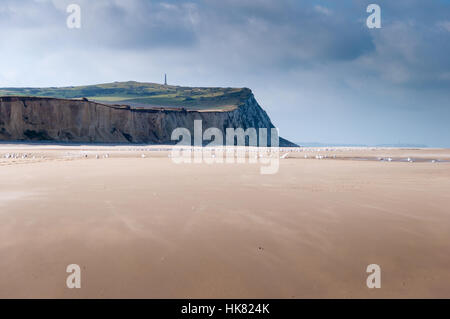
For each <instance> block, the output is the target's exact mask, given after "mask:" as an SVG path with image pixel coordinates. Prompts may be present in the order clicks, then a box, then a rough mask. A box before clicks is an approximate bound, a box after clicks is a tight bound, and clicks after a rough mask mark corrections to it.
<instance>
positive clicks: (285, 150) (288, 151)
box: [3, 147, 438, 163]
mask: <svg viewBox="0 0 450 319" xmlns="http://www.w3.org/2000/svg"><path fill="white" fill-rule="evenodd" d="M170 150H171V149H170V148H167V149H166V148H164V149H159V148H152V149H150V148H136V149H127V150H122V151H132V152H133V151H134V152H138V153H140V152H150V151H154V152H158V151H170ZM181 150H192V151H195V150H196V149H195V148H185V149H181ZM222 150H223V149H222ZM343 150H344V151H345V150H351V149H339V151H343ZM216 151H217V149H216ZM324 151H325V152H330V151H338V150H337V149H334V148H325V149H314V148H281V147H280V148H278V149H275V152H273V149H271V148H267V149H266V150H264V151H261V150H260V149H258V148H252V149H248V150H246V151H245V152H244V154H245V153H247V152H248V155H249V156H254V157H265V156H272V154H273V153H275V154H279V153H284V154H282V155H281V156H280V159H287V158H301V157H298V156H291V154H292V153H298V152H308V154H305V155H304V156H303V158H305V159H320V160H321V159H336V158H338V157H337V156H336V154H331V155H330V154H328V155H326V154H316V155H314V154H310V153H312V152H316V153H317V152H324ZM88 154H92V152H86V151H84V152H78V153H76V154H73V153H69V152H67V153H66V154H65V157H70V158H74V157H75V158H80V157H81V158H92V157H94V158H96V159H100V158H105V159H106V158H109V157H110V155H109V154H108V153H106V154H105V153H102V154H95V155H88ZM210 154H211V155H210V156H211V157H212V158H215V157H216V155H215V154H214V153H210ZM241 154H242V153H241ZM251 154H252V155H251ZM263 154H264V155H263ZM244 156H245V155H244ZM140 157H141V158H147V157H148V155H147V154H145V153H141V155H140ZM168 157H171V154H169V155H168ZM3 158H5V159H13V160H15V159H22V160H25V159H44V158H45V157H44V156H37V155H33V154H27V153H25V154H20V153H6V154H4V155H3ZM346 158H347V159H356V160H358V159H359V160H378V161H384V162H392V161H397V162H409V163H413V162H415V161H416V160H415V159H413V158H411V157H408V158H406V159H405V158H392V157H366V158H359V157H354V158H349V157H346ZM420 161H424V160H420ZM428 161H429V162H431V163H436V162H438V160H436V159H432V160H428Z"/></svg>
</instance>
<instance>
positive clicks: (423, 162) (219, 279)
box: [0, 144, 450, 298]
mask: <svg viewBox="0 0 450 319" xmlns="http://www.w3.org/2000/svg"><path fill="white" fill-rule="evenodd" d="M286 153H288V155H287V156H285V158H283V159H280V164H279V165H280V167H279V171H278V173H276V174H273V175H261V174H260V170H259V168H260V166H259V165H258V164H250V163H244V164H211V165H210V164H205V163H203V164H194V163H192V164H175V163H173V161H172V160H171V159H170V158H169V156H168V155H169V154H170V152H169V151H168V150H167V149H165V148H164V147H160V146H148V147H146V146H70V145H67V146H64V145H60V146H58V145H20V144H13V145H8V144H2V145H0V158H1V159H0V298H450V192H449V190H450V163H449V162H448V161H449V160H450V150H445V149H388V148H386V149H370V148H330V149H325V148H322V149H314V148H309V149H307V150H304V151H302V152H291V151H290V150H288V149H285V150H282V152H280V155H283V154H286ZM11 154H14V156H13V157H11ZM6 155H9V157H8V156H6ZM143 155H144V156H143ZM305 155H306V156H305ZM317 155H321V156H323V158H322V157H319V158H316V157H317ZM97 157H98V158H97ZM305 157H306V158H305ZM325 157H326V158H325ZM388 158H391V159H393V160H392V161H387V160H385V159H388ZM407 158H410V159H412V160H411V162H408V161H407V160H406V159H407ZM69 264H78V265H80V267H81V269H82V288H81V289H68V288H67V286H66V278H67V276H68V274H67V273H66V266H67V265H69ZM369 264H378V265H380V267H381V270H382V287H381V288H380V289H368V288H367V286H366V278H367V276H368V274H367V273H366V267H367V265H369Z"/></svg>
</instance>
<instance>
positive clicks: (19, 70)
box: [0, 0, 450, 147]
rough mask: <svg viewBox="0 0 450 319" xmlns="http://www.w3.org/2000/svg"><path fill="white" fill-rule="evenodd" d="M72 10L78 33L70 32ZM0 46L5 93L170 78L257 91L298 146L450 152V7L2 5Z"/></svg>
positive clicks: (11, 0) (235, 2)
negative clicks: (400, 146) (376, 15)
mask: <svg viewBox="0 0 450 319" xmlns="http://www.w3.org/2000/svg"><path fill="white" fill-rule="evenodd" d="M71 3H77V4H79V5H80V7H81V24H82V27H81V29H69V28H67V26H66V19H67V16H68V14H67V13H66V8H67V6H68V5H69V4H71ZM370 3H376V4H378V5H379V6H380V7H381V18H382V28H381V29H368V28H367V26H366V24H365V21H366V18H367V17H368V15H369V14H368V13H366V7H367V6H368V5H369V4H370ZM0 37H1V39H2V41H0V46H1V48H0V52H1V53H0V54H1V57H2V58H1V59H0V86H1V87H5V86H8V87H10V86H39V87H42V86H67V85H82V84H95V83H103V82H113V81H127V80H136V81H146V82H162V81H163V75H164V73H167V74H168V80H169V83H170V84H176V85H191V86H233V87H249V88H251V89H252V90H253V92H254V93H255V96H256V98H257V100H258V101H259V103H260V104H261V106H262V107H263V108H264V109H265V110H266V111H267V112H268V113H269V115H270V117H271V118H272V120H273V122H274V124H275V125H276V126H278V127H279V129H280V134H281V135H282V136H284V137H286V138H288V139H290V140H293V141H304V142H323V143H346V144H393V143H415V144H427V145H429V146H445V147H450V128H449V126H450V125H449V122H450V1H447V0H445V1H444V0H429V1H424V0H420V1H419V0H395V1H392V0H391V1H376V0H371V1H358V0H348V1H346V0H342V1H319V0H303V1H302V0H220V1H219V0H204V1H149V0H127V1H123V0H95V1H91V0H70V1H63V0H61V1H57V0H53V1H51V0H34V1H33V0H2V1H1V2H0Z"/></svg>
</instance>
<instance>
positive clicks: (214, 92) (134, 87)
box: [0, 81, 251, 110]
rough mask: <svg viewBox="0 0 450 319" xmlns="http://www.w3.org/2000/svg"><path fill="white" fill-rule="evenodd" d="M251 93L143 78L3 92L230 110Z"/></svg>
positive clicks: (5, 93)
mask: <svg viewBox="0 0 450 319" xmlns="http://www.w3.org/2000/svg"><path fill="white" fill-rule="evenodd" d="M250 95H251V91H250V90H249V89H247V88H212V87H211V88H206V87H182V86H172V85H162V84H156V83H140V82H134V81H129V82H114V83H106V84H97V85H87V86H69V87H60V88H57V87H49V88H0V96H36V97H51V98H62V99H81V98H87V99H89V100H91V101H95V102H100V103H105V104H121V105H129V106H131V107H144V108H151V107H163V108H175V107H176V108H179V107H183V108H186V109H190V110H210V109H211V110H228V109H234V108H235V107H236V106H238V105H240V104H242V103H244V102H245V100H247V99H248V98H249V97H250Z"/></svg>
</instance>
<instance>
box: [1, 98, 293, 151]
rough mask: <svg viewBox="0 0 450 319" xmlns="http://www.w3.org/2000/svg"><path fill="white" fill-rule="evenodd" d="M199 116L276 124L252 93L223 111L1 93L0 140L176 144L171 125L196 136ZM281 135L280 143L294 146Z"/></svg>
mask: <svg viewBox="0 0 450 319" xmlns="http://www.w3.org/2000/svg"><path fill="white" fill-rule="evenodd" d="M194 120H202V124H203V130H205V129H207V128H209V127H217V128H219V129H221V130H223V131H224V132H225V129H226V128H239V127H241V128H243V129H246V128H249V127H254V128H256V129H258V128H268V129H270V128H273V127H274V126H273V124H272V122H271V121H270V118H269V117H268V116H267V114H266V112H265V111H264V110H263V109H262V108H261V107H260V106H259V105H258V103H257V102H256V100H255V98H254V96H253V94H250V96H249V97H248V99H246V100H245V101H243V102H242V103H241V104H239V105H238V106H237V107H235V108H234V109H231V110H228V111H226V110H223V111H209V110H208V111H193V110H184V109H139V108H131V107H128V106H119V105H106V104H100V103H96V102H91V101H86V100H67V99H55V98H42V97H15V96H10V97H0V140H2V141H52V142H75V143H80V142H81V143H149V144H171V143H174V141H171V135H172V131H173V130H174V129H175V128H178V127H184V128H187V129H188V130H190V131H191V134H192V136H193V132H194V130H193V128H194ZM289 143H290V142H288V141H286V140H284V139H281V138H280V145H281V146H289Z"/></svg>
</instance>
